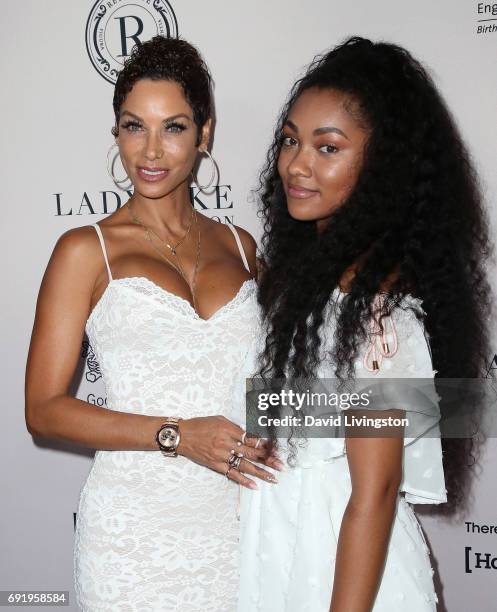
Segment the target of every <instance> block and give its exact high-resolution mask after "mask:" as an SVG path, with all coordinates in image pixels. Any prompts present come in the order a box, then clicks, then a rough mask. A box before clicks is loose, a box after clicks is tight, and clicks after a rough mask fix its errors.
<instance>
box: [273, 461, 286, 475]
mask: <svg viewBox="0 0 497 612" xmlns="http://www.w3.org/2000/svg"><path fill="white" fill-rule="evenodd" d="M273 465H274V467H275V468H276V469H277V470H279V471H280V472H282V471H283V470H284V469H285V464H284V463H283V462H282V461H280V460H279V459H276V461H274V462H273Z"/></svg>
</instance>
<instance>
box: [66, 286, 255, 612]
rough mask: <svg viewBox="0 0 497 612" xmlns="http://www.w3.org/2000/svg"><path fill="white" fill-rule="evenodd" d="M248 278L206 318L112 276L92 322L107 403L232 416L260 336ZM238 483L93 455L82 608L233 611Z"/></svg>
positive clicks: (78, 575)
mask: <svg viewBox="0 0 497 612" xmlns="http://www.w3.org/2000/svg"><path fill="white" fill-rule="evenodd" d="M255 289H256V285H255V281H254V280H253V279H250V280H248V281H245V282H244V283H243V284H242V286H241V287H240V290H239V291H238V293H237V294H236V296H235V297H234V298H233V299H232V300H231V301H230V302H228V303H227V304H226V305H225V306H223V307H222V308H221V309H220V310H218V311H217V312H216V313H215V314H214V315H213V316H212V317H211V318H210V319H207V320H204V319H202V318H201V317H200V316H199V315H198V314H197V313H196V312H195V311H194V309H193V308H192V306H191V305H190V304H189V302H187V301H186V300H184V299H183V298H181V297H178V296H176V295H174V294H172V293H169V292H168V291H166V290H164V289H162V288H161V287H159V286H158V285H155V284H154V283H153V282H152V281H150V280H149V279H147V278H144V277H132V278H122V279H113V280H111V281H110V282H109V284H108V286H107V288H106V290H105V292H104V294H103V295H102V297H101V299H100V301H99V302H98V303H97V305H96V306H95V308H94V310H93V311H92V313H91V315H90V317H89V318H88V321H87V325H86V331H87V334H88V337H89V340H90V344H91V347H92V348H93V350H94V352H95V355H96V357H97V360H98V363H99V366H100V369H101V372H102V377H103V380H104V382H105V387H106V392H107V405H108V408H109V409H111V410H117V411H122V412H132V413H139V414H147V415H155V416H159V415H160V416H166V415H175V416H181V417H185V418H190V417H193V416H207V415H215V414H219V415H225V416H227V417H229V415H230V412H231V410H232V399H233V394H234V392H235V388H234V381H235V380H236V379H237V378H239V375H240V370H241V367H242V364H243V362H244V359H245V357H246V354H247V352H248V351H249V348H250V347H251V346H252V345H253V343H254V341H255V334H256V332H257V317H258V312H257V302H256V299H255ZM237 501H238V486H237V485H236V484H234V483H233V482H232V481H229V480H227V479H226V478H225V477H224V475H222V474H218V473H217V472H214V471H212V470H209V469H207V468H205V467H202V466H199V465H197V464H195V463H193V462H191V461H188V460H187V459H185V458H184V457H181V456H178V457H176V458H174V459H170V460H167V459H166V458H165V457H163V456H162V455H161V453H159V452H158V451H104V450H101V451H97V452H96V453H95V458H94V461H93V463H92V466H91V469H90V472H89V475H88V477H87V480H86V482H85V483H84V486H83V487H82V490H81V494H80V498H79V504H78V515H77V526H76V534H75V546H74V579H75V588H76V595H77V602H78V605H79V607H80V609H81V610H84V611H86V612H90V611H91V612H100V611H102V612H103V611H113V612H132V611H140V612H151V611H155V610H157V611H159V610H160V611H163V610H169V611H171V612H176V611H177V612H179V611H181V612H199V611H200V610H202V611H203V612H209V611H210V612H232V611H233V610H234V609H235V606H236V593H237V588H238V530H239V524H238V520H237V516H236V506H237Z"/></svg>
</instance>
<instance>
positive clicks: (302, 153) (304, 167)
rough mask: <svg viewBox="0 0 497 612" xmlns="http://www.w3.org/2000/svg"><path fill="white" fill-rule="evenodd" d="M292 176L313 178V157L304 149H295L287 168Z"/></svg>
mask: <svg viewBox="0 0 497 612" xmlns="http://www.w3.org/2000/svg"><path fill="white" fill-rule="evenodd" d="M287 170H288V174H289V175H290V176H303V177H306V178H309V177H310V176H312V167H311V155H310V152H309V151H307V150H306V148H304V147H302V148H301V147H295V149H294V150H293V151H292V154H291V155H290V158H289V160H288V166H287Z"/></svg>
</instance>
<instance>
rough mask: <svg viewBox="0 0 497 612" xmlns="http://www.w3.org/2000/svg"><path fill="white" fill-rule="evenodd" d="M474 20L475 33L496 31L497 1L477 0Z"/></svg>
mask: <svg viewBox="0 0 497 612" xmlns="http://www.w3.org/2000/svg"><path fill="white" fill-rule="evenodd" d="M476 20H477V23H476V33H477V34H492V33H494V32H497V2H477V3H476Z"/></svg>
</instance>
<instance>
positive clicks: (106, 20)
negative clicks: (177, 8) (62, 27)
mask: <svg viewBox="0 0 497 612" xmlns="http://www.w3.org/2000/svg"><path fill="white" fill-rule="evenodd" d="M157 34H159V35H161V36H167V37H168V38H175V37H176V36H177V35H178V22H177V21H176V15H175V14H174V12H173V9H172V8H171V5H170V4H169V2H167V0H132V1H131V0H107V2H102V0H97V2H95V4H94V5H93V8H92V9H91V11H90V14H89V15H88V21H87V22H86V50H87V51H88V55H89V56H90V60H91V63H92V64H93V66H94V67H95V69H96V70H97V72H98V73H99V74H100V75H101V76H103V77H104V79H105V80H106V81H109V83H112V84H114V83H115V82H116V80H117V75H118V73H119V71H120V70H121V68H122V66H123V63H124V60H125V59H126V58H127V57H128V56H129V54H130V53H131V49H132V48H133V47H134V46H135V45H136V44H138V43H143V42H145V41H146V40H149V39H150V38H152V37H154V36H156V35H157Z"/></svg>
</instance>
